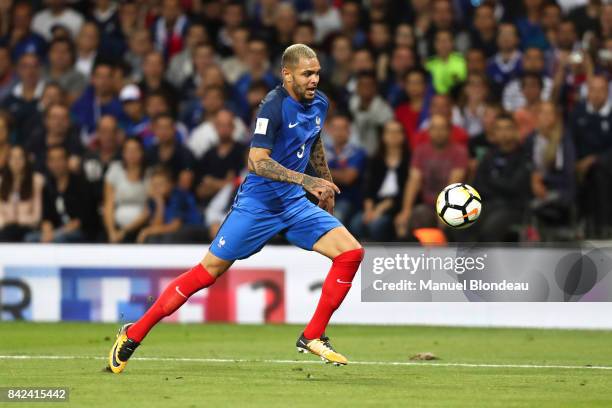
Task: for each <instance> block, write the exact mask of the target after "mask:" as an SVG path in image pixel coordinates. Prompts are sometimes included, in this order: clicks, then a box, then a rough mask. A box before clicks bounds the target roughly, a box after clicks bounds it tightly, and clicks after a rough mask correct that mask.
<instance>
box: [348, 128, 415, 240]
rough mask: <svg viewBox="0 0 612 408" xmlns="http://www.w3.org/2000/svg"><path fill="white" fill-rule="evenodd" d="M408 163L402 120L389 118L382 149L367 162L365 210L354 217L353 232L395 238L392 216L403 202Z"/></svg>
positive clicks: (373, 238)
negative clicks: (390, 119)
mask: <svg viewBox="0 0 612 408" xmlns="http://www.w3.org/2000/svg"><path fill="white" fill-rule="evenodd" d="M409 163H410V158H409V153H408V143H407V141H406V138H405V137H404V134H403V129H402V126H401V124H400V123H399V122H397V121H394V120H392V121H389V122H387V123H386V124H385V127H384V130H383V135H382V142H381V144H380V147H379V150H378V152H377V153H376V155H375V156H374V157H373V158H372V159H370V160H369V163H368V170H367V175H368V176H367V182H366V188H365V201H364V204H363V211H360V212H358V213H357V214H356V215H355V216H354V217H353V219H352V220H351V223H350V229H351V231H352V232H353V233H355V234H357V235H358V236H360V237H368V238H371V239H372V240H374V241H378V242H384V241H388V240H389V239H391V238H392V236H393V217H394V216H395V215H396V214H397V213H398V211H399V210H400V208H401V205H402V198H403V196H404V195H403V193H404V186H405V185H406V179H407V177H408V166H409Z"/></svg>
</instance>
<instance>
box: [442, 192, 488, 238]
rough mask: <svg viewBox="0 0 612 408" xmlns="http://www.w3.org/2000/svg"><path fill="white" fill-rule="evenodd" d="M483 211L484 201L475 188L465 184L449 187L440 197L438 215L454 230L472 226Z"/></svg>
mask: <svg viewBox="0 0 612 408" xmlns="http://www.w3.org/2000/svg"><path fill="white" fill-rule="evenodd" d="M481 211H482V199H481V198H480V194H478V191H476V190H475V189H474V187H472V186H469V185H467V184H464V183H455V184H451V185H450V186H447V187H446V188H445V189H444V190H442V191H441V192H440V194H439V195H438V199H437V200H436V213H437V214H438V217H440V219H441V220H442V221H444V223H445V224H446V225H448V226H449V227H452V228H467V227H469V226H471V225H472V224H473V223H474V222H476V220H477V219H478V217H479V216H480V212H481Z"/></svg>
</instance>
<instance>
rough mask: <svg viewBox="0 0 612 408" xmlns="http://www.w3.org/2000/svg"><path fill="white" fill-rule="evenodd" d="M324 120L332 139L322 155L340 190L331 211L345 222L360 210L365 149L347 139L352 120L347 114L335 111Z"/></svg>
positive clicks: (346, 223) (365, 159)
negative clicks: (335, 112) (336, 113)
mask: <svg viewBox="0 0 612 408" xmlns="http://www.w3.org/2000/svg"><path fill="white" fill-rule="evenodd" d="M327 121H328V124H327V127H328V134H329V137H330V142H331V143H326V144H325V156H326V158H327V163H328V166H329V170H330V172H331V175H332V179H333V180H334V183H335V184H336V185H337V186H338V187H339V188H340V190H341V191H342V194H340V195H339V196H338V197H337V198H336V206H335V207H334V215H335V216H336V217H337V218H338V219H339V220H340V221H341V222H342V223H343V224H344V225H348V223H349V221H350V219H351V217H352V216H353V215H354V214H355V212H357V211H359V210H361V205H362V202H363V195H362V191H361V190H362V185H363V178H364V172H365V166H366V161H367V153H366V151H365V150H364V149H363V148H361V147H359V146H358V145H356V144H354V143H351V142H350V141H349V139H350V136H351V121H350V119H349V118H348V117H347V116H344V115H336V116H333V117H331V118H329V119H328V120H327Z"/></svg>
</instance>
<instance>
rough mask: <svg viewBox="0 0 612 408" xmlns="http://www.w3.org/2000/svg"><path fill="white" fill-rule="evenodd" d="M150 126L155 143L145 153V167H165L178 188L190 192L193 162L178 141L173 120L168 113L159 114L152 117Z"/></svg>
mask: <svg viewBox="0 0 612 408" xmlns="http://www.w3.org/2000/svg"><path fill="white" fill-rule="evenodd" d="M152 125H153V128H152V129H153V134H154V137H155V139H156V142H157V143H156V144H154V145H153V146H150V147H149V148H148V149H147V151H146V155H145V158H146V162H147V165H149V166H151V167H153V166H160V165H161V166H163V167H166V168H167V169H168V170H169V171H170V173H171V174H172V177H173V179H174V180H176V181H177V183H178V184H177V185H178V187H179V188H182V189H184V190H190V189H191V186H192V184H193V169H194V164H195V160H194V157H193V154H192V153H191V152H190V151H189V149H187V147H185V146H184V145H183V144H182V143H181V142H180V141H179V140H178V138H177V136H176V129H175V123H174V118H173V117H172V115H170V114H168V113H161V114H159V115H157V116H154V117H153V119H152Z"/></svg>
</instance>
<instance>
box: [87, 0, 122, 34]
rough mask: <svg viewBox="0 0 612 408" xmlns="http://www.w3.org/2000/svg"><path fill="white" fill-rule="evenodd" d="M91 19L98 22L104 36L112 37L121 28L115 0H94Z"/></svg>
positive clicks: (90, 13) (90, 14)
mask: <svg viewBox="0 0 612 408" xmlns="http://www.w3.org/2000/svg"><path fill="white" fill-rule="evenodd" d="M89 20H91V21H94V22H95V23H96V25H97V26H98V29H99V30H100V33H101V34H102V36H103V37H106V39H108V40H110V39H112V38H113V37H115V36H116V35H117V34H118V32H119V30H120V28H119V17H118V6H117V3H116V2H115V1H113V0H94V1H93V7H92V8H91V10H90V12H89Z"/></svg>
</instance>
